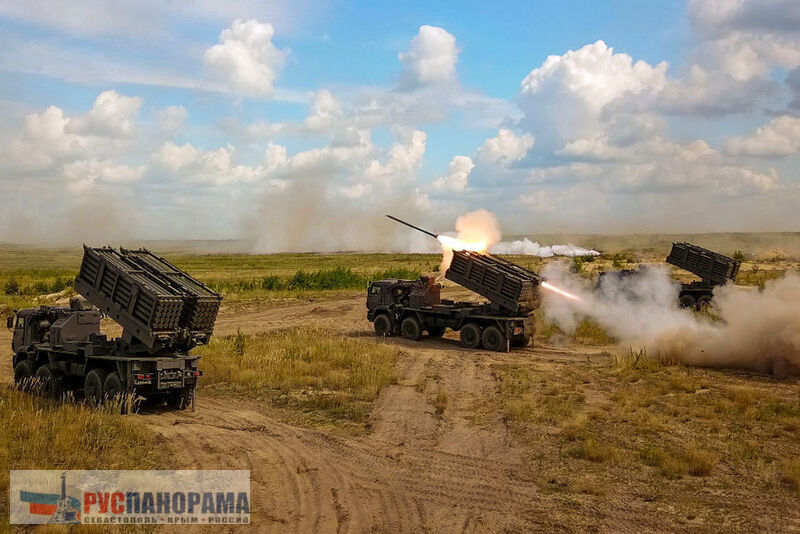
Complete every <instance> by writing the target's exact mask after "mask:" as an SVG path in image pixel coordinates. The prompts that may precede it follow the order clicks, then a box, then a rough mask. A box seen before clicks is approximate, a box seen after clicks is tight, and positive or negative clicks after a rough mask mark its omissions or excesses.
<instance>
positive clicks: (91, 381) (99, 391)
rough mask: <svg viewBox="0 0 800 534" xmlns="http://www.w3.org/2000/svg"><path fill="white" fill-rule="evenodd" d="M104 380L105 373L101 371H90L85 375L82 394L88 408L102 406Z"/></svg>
mask: <svg viewBox="0 0 800 534" xmlns="http://www.w3.org/2000/svg"><path fill="white" fill-rule="evenodd" d="M105 380H106V372H105V371H103V370H102V369H92V370H91V371H89V373H88V374H87V375H86V381H85V382H84V383H83V394H84V396H85V397H86V402H88V403H89V405H90V406H100V405H101V404H103V384H104V383H105Z"/></svg>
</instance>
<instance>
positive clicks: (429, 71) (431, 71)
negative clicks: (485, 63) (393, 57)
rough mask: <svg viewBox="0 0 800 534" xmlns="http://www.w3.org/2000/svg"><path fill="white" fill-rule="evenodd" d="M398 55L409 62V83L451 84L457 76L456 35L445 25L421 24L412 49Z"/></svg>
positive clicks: (406, 72) (404, 62)
mask: <svg viewBox="0 0 800 534" xmlns="http://www.w3.org/2000/svg"><path fill="white" fill-rule="evenodd" d="M398 57H399V59H400V61H401V62H402V63H403V65H404V66H405V70H404V72H403V78H404V82H406V83H407V84H409V85H412V86H423V85H438V84H448V83H452V82H454V81H455V79H456V63H457V62H458V48H457V47H456V38H455V37H454V36H453V35H452V34H450V33H449V32H448V31H447V30H445V29H444V28H439V27H436V26H427V25H425V26H420V28H419V33H418V34H417V35H416V37H414V38H413V39H412V40H411V44H410V45H409V47H408V51H407V52H401V53H400V54H399V55H398Z"/></svg>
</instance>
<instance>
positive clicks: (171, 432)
mask: <svg viewBox="0 0 800 534" xmlns="http://www.w3.org/2000/svg"><path fill="white" fill-rule="evenodd" d="M365 315H366V314H365V308H364V303H363V296H362V295H347V296H343V297H341V298H337V299H333V300H320V301H297V302H291V303H284V304H281V305H277V306H275V305H272V306H266V305H261V306H257V305H255V306H253V307H252V308H247V307H244V308H243V307H237V308H231V309H224V310H223V311H222V313H221V315H220V318H219V321H218V323H217V328H216V330H215V332H216V333H217V335H226V334H230V333H233V332H236V331H237V330H241V331H243V332H248V333H250V332H258V331H266V330H272V329H278V328H285V327H289V326H297V325H303V324H314V325H318V326H321V327H324V328H328V329H332V330H335V331H338V332H340V333H342V334H343V335H348V336H365V335H371V333H370V325H369V323H368V322H367V321H366V318H365ZM448 335H450V334H448ZM386 343H390V344H393V345H395V346H397V347H399V348H400V349H401V351H402V355H401V359H400V362H399V364H398V374H399V377H400V379H399V382H398V384H396V385H393V386H390V387H388V388H386V389H385V390H384V391H383V392H382V394H381V396H380V397H379V399H378V400H377V402H376V404H375V407H374V409H373V413H372V415H371V420H370V424H371V429H372V431H371V432H370V433H369V434H368V435H366V436H359V437H348V436H340V435H336V434H334V433H330V432H325V431H321V430H316V429H307V428H299V427H295V426H292V425H288V424H285V423H282V422H279V421H277V420H275V419H273V418H271V417H269V416H268V415H266V414H265V411H264V410H260V409H259V407H258V406H256V405H253V404H252V403H248V402H243V401H237V400H233V399H212V398H208V397H205V396H200V398H199V399H198V401H197V407H196V411H194V412H168V411H158V412H151V413H142V414H140V415H139V416H138V417H140V418H141V420H142V422H144V423H145V424H146V425H148V426H149V427H150V428H151V429H152V430H154V431H156V432H157V433H159V434H160V435H162V436H163V437H164V438H165V440H166V442H167V443H168V445H169V446H170V447H171V448H172V449H173V451H174V452H175V456H176V458H177V459H178V462H179V464H180V465H176V466H175V467H176V468H208V469H226V468H230V469H250V470H251V477H252V486H251V488H252V492H253V497H252V502H253V518H252V520H253V525H252V528H253V529H254V530H258V531H264V532H312V531H313V532H497V531H512V532H513V531H528V532H529V531H542V532H553V531H559V530H565V529H564V528H563V527H561V528H560V527H559V525H558V520H557V517H558V515H559V513H558V511H557V510H556V509H555V506H557V505H556V503H555V502H553V501H552V500H550V499H547V498H545V497H543V496H542V495H540V494H539V490H538V489H537V487H536V484H535V483H534V481H533V480H531V479H529V478H526V476H529V475H526V474H525V473H528V471H527V470H525V469H523V468H522V460H521V457H522V453H521V451H520V450H519V449H518V448H517V447H516V446H515V445H514V443H513V441H512V440H511V438H510V436H509V435H508V431H507V429H506V427H505V425H504V423H503V420H502V418H501V417H500V415H498V414H496V413H494V414H490V415H489V417H488V419H487V420H483V421H481V422H480V424H475V423H474V422H472V421H471V420H470V417H472V416H473V415H474V413H475V412H474V407H475V406H476V404H478V403H480V402H484V401H485V400H486V399H487V398H489V397H490V396H491V395H492V393H493V391H494V388H495V387H496V384H495V381H494V378H493V376H492V374H491V368H490V366H491V364H492V363H496V362H503V361H515V362H517V363H518V362H520V361H525V360H531V359H532V358H531V357H532V356H535V358H533V359H535V360H537V361H538V362H540V363H541V362H543V361H545V362H546V361H552V362H555V364H560V363H561V362H563V361H564V360H569V359H572V358H575V357H576V354H575V353H572V352H571V351H563V350H558V351H555V350H554V351H547V350H541V349H525V350H522V351H515V352H513V353H510V354H504V353H490V352H482V351H468V350H463V349H462V348H461V347H460V346H459V345H458V343H457V341H455V338H452V339H447V338H445V339H425V340H423V341H422V342H409V341H406V340H403V339H399V338H392V339H389V340H386ZM9 345H10V336H9V335H8V332H5V331H3V332H2V333H0V347H2V349H0V350H2V352H3V355H6V353H8V356H10V351H9V348H8V347H9ZM583 357H585V355H584V356H583ZM9 367H10V366H3V368H4V370H3V372H2V374H1V375H0V376H2V378H3V380H5V381H9V382H10V380H11V372H10V369H9ZM439 390H443V391H445V392H446V394H447V396H448V402H447V408H446V409H445V411H444V412H443V413H441V414H436V411H435V409H434V407H433V405H432V404H431V402H430V399H431V397H432V395H435V393H436V392H437V391H439ZM602 515H603V514H602V513H600V514H599V516H602ZM645 524H646V522H645ZM615 527H616V528H618V527H620V525H615ZM231 530H235V528H232V529H231Z"/></svg>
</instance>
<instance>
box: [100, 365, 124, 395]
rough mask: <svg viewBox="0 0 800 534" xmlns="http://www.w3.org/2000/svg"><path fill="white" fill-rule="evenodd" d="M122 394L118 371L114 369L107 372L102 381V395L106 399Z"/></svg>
mask: <svg viewBox="0 0 800 534" xmlns="http://www.w3.org/2000/svg"><path fill="white" fill-rule="evenodd" d="M121 394H122V380H121V379H120V378H119V373H117V372H116V371H114V372H113V373H109V374H108V376H107V377H106V379H105V380H104V381H103V395H104V396H105V398H106V399H108V400H114V399H117V398H119V396H120V395H121Z"/></svg>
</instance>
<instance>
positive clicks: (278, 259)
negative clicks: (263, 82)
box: [0, 238, 800, 527]
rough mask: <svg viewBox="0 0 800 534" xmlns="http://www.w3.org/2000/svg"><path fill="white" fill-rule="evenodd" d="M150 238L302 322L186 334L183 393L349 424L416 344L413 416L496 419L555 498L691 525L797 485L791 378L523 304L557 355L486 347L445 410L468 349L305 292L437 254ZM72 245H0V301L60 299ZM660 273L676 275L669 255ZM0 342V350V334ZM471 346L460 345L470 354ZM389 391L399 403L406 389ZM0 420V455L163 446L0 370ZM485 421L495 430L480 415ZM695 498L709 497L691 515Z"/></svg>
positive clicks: (131, 420) (24, 463) (72, 262)
mask: <svg viewBox="0 0 800 534" xmlns="http://www.w3.org/2000/svg"><path fill="white" fill-rule="evenodd" d="M726 239H728V238H726ZM581 244H583V243H581ZM746 244H747V243H746V242H745V243H738V244H737V243H736V242H734V241H731V242H730V246H731V248H732V250H721V251H722V252H728V253H730V254H732V253H733V251H735V250H737V249H745V250H747V249H746ZM589 246H591V244H589ZM734 247H735V248H734ZM666 251H667V250H666V249H665V250H661V248H660V247H657V246H638V245H637V246H636V247H630V248H627V249H623V250H616V251H609V252H604V254H603V255H601V256H599V257H597V258H584V259H576V260H572V259H568V260H557V259H540V258H535V257H511V259H512V260H513V261H516V262H517V263H520V264H522V265H524V266H526V267H529V268H531V269H533V270H537V271H538V270H540V269H541V268H542V267H543V266H544V264H546V263H547V262H549V261H566V262H567V263H568V265H569V266H570V267H571V269H572V270H573V272H575V273H577V274H579V275H581V276H585V277H587V278H588V277H593V276H596V274H597V272H599V271H604V270H612V269H620V268H635V267H636V266H637V265H639V264H640V263H657V262H661V261H663V257H664V255H665V254H666ZM164 253H165V254H166V256H167V258H168V259H170V260H171V261H173V262H174V263H175V264H176V265H178V266H179V267H181V268H183V269H186V270H187V271H188V272H189V273H191V274H192V275H193V276H195V277H197V278H199V279H200V280H202V281H204V282H205V283H207V284H209V285H210V286H211V287H213V288H215V289H217V290H219V291H220V292H221V293H222V294H223V295H224V297H225V301H224V306H226V307H227V308H226V309H224V310H223V312H224V313H228V314H229V316H230V315H233V316H235V315H236V314H237V313H242V314H244V313H251V311H254V312H256V313H257V312H259V311H260V310H263V309H271V308H270V307H276V309H279V310H282V309H283V308H280V306H283V305H284V303H282V302H273V301H275V300H281V299H294V301H295V302H300V301H302V302H305V303H306V304H305V305H306V306H308V307H307V308H306V309H305V311H303V312H302V313H301V314H300V315H299V316H298V319H297V323H296V324H304V326H301V327H295V326H292V327H285V328H284V327H280V328H275V329H271V330H269V331H260V332H259V331H251V332H250V333H247V334H242V333H234V334H230V335H220V336H216V337H214V338H212V342H211V344H210V345H208V346H206V347H201V348H199V349H197V353H198V354H200V355H201V356H202V357H203V360H202V366H203V369H204V372H205V376H204V377H203V379H202V382H201V388H200V392H199V398H203V397H213V398H215V399H217V400H218V402H222V401H224V400H225V399H226V398H229V397H232V398H235V399H237V401H241V402H245V403H246V402H252V403H253V405H254V406H258V407H266V408H268V409H269V410H270V414H273V413H274V414H276V415H277V416H278V417H279V418H280V419H281V420H283V421H287V422H290V423H292V424H296V425H299V426H313V427H315V429H321V430H323V431H325V430H328V429H334V428H335V429H340V430H341V429H343V430H345V433H346V434H358V437H357V439H365V435H368V434H369V432H370V425H369V423H370V421H371V416H372V414H373V412H374V410H375V409H376V408H375V407H376V406H378V405H379V403H377V402H376V401H378V400H379V396H381V395H382V393H383V392H385V391H387V390H390V391H391V390H393V389H395V390H396V389H398V388H401V387H403V386H402V382H403V376H402V372H403V371H402V370H403V369H405V368H406V367H405V365H410V364H409V363H408V362H413V360H414V358H415V357H417V352H418V351H419V352H420V354H419V357H420V358H422V359H423V360H424V361H433V360H431V359H435V360H436V361H437V362H439V363H438V364H437V365H438V366H435V368H432V370H431V371H430V373H431V375H430V377H429V376H428V375H427V374H426V375H425V376H424V377H421V378H419V379H415V380H414V382H413V383H412V384H411V387H412V388H414V390H415V392H416V393H418V394H419V395H422V396H423V397H424V402H423V403H424V404H425V405H427V408H426V409H428V410H429V411H430V415H431V416H432V419H433V423H431V425H432V426H433V427H434V428H437V429H438V431H439V432H445V431H446V430H447V429H448V428H451V427H452V426H453V425H454V424H455V423H454V421H456V422H457V421H460V420H469V421H471V424H472V425H473V426H475V427H481V425H489V423H487V421H495V422H496V421H497V420H498V419H499V420H501V421H502V425H503V428H504V429H507V431H508V433H509V434H510V436H511V437H512V439H513V441H514V443H515V446H518V447H519V449H520V450H521V451H523V456H524V458H523V460H524V466H525V468H526V471H527V472H526V474H525V476H529V477H531V478H532V479H534V480H535V482H536V484H537V486H538V489H539V491H541V492H542V494H543V495H546V496H548V498H552V499H554V500H555V501H556V502H558V503H559V506H563V507H564V508H563V509H568V510H573V511H578V512H580V513H584V514H587V515H590V514H591V513H592V510H596V509H601V508H603V507H604V506H605V504H604V503H607V502H609V501H610V500H615V501H619V502H634V501H636V502H647V503H656V504H657V505H658V506H659V507H662V508H663V509H668V510H669V511H670V512H669V513H670V514H672V515H671V516H670V517H680V518H682V519H681V521H684V523H683V524H685V525H688V526H689V527H690V526H691V525H693V524H694V523H693V521H695V520H697V518H701V519H702V520H703V523H702V524H703V525H704V526H709V525H710V526H713V525H715V524H719V525H722V524H723V523H724V514H726V513H728V512H735V513H739V514H744V513H745V512H746V511H747V509H748V506H749V505H748V504H747V503H749V502H757V503H761V504H763V506H765V507H767V508H766V510H767V512H765V513H769V514H777V513H778V511H779V510H780V508H781V507H785V506H786V503H795V504H796V503H797V502H798V501H797V500H798V499H800V460H799V459H798V458H800V448H798V447H799V446H798V443H800V392H798V388H797V383H796V381H792V380H787V381H780V380H777V379H774V378H772V377H769V376H764V375H757V374H753V373H744V372H737V371H725V370H716V371H715V370H706V369H699V368H691V367H685V366H682V365H677V364H675V363H673V362H662V361H658V360H656V359H654V358H650V357H647V355H646V354H642V353H639V352H636V351H631V352H630V353H623V354H616V352H617V351H619V350H621V349H619V348H614V347H613V343H614V340H613V339H611V338H610V337H609V336H608V335H607V333H606V332H605V331H603V329H602V328H601V327H600V326H599V325H597V324H596V323H594V322H591V321H588V320H587V321H584V322H583V323H582V324H581V325H580V326H579V328H577V329H576V330H575V332H573V333H571V334H569V335H566V334H564V333H563V332H561V331H560V330H559V329H558V328H556V327H555V326H552V325H547V324H545V323H544V321H542V320H539V321H538V325H537V340H536V341H537V344H539V345H541V344H548V345H550V346H551V347H556V348H557V349H558V350H561V348H564V347H565V348H564V350H565V351H566V353H567V354H568V355H569V358H570V359H569V360H565V361H558V360H555V361H553V360H550V359H549V358H550V357H549V356H547V354H548V353H547V351H546V350H545V352H544V353H539V352H530V353H529V352H525V353H521V354H520V356H519V357H515V356H514V354H513V353H512V355H510V356H507V357H506V356H503V359H502V360H500V361H494V360H491V361H490V363H486V367H487V368H488V369H490V372H491V377H492V386H491V387H490V388H489V389H487V391H486V393H485V394H481V398H480V401H479V402H476V403H475V406H474V407H468V408H466V409H467V410H471V412H470V413H471V415H469V414H467V415H468V416H467V415H464V414H463V413H461V414H460V415H459V411H460V410H465V408H464V400H463V399H464V397H465V396H469V394H470V392H465V391H460V390H459V389H458V382H453V380H455V379H456V378H458V377H456V376H454V375H455V374H456V373H454V372H451V370H452V369H456V368H457V367H456V364H455V363H453V361H451V358H452V359H456V360H457V361H459V362H462V361H467V362H471V361H472V360H470V357H469V356H467V355H465V354H463V353H460V352H456V353H452V351H454V350H455V351H458V350H459V349H458V348H457V346H455V345H454V344H451V345H436V346H433V348H432V352H431V353H428V354H424V353H422V351H423V350H424V345H420V346H419V347H420V348H419V349H416V348H414V349H412V350H409V349H407V348H406V349H403V348H402V347H403V344H402V343H403V342H402V341H401V342H399V343H397V342H395V341H396V340H390V341H384V340H376V339H373V338H371V337H366V336H363V337H362V336H361V335H360V334H354V333H353V332H354V331H355V330H357V329H361V330H363V331H364V333H366V332H367V331H368V329H369V325H368V324H367V323H366V321H365V320H364V319H363V311H362V310H363V301H362V300H361V297H360V296H359V299H358V306H356V305H355V304H353V307H352V310H354V311H352V312H351V313H352V314H353V316H354V317H356V319H357V321H359V322H358V323H357V326H353V327H350V326H348V327H347V329H340V330H339V331H334V330H331V329H329V328H327V327H322V326H318V325H315V321H317V320H320V321H321V318H319V314H318V313H317V311H315V310H316V308H315V306H317V303H309V302H310V301H312V300H316V299H317V298H319V297H330V298H331V299H335V298H340V297H341V298H343V299H351V300H353V301H355V297H354V296H352V295H354V294H355V293H356V292H359V293H360V291H361V288H363V287H364V286H365V284H366V283H367V281H368V280H370V279H373V278H384V277H408V278H411V277H415V276H417V275H418V274H420V273H433V272H435V271H436V270H437V269H438V265H439V260H440V257H439V256H438V255H421V254H275V255H242V254H215V255H200V254H187V253H185V252H183V251H175V252H170V251H169V250H167V251H164ZM743 259H744V263H743V266H742V269H741V271H740V274H739V278H738V280H737V282H738V283H740V284H743V285H753V286H761V287H763V285H764V283H765V282H766V281H767V280H770V279H774V278H778V277H781V276H783V275H784V273H785V272H786V271H787V270H797V269H798V266H800V264H799V263H798V261H797V258H796V257H793V256H791V255H784V254H783V253H782V252H780V251H777V252H768V253H766V254H762V255H760V256H759V255H757V254H753V255H745V256H744V258H743ZM79 263H80V249H76V250H58V249H47V250H36V249H21V248H19V247H11V246H0V315H5V314H8V313H10V310H11V309H12V308H15V307H22V306H36V305H40V304H44V303H52V302H55V301H63V299H64V298H65V297H66V296H69V295H70V291H71V290H70V287H69V281H70V280H71V279H72V278H74V276H75V273H76V271H77V268H78V265H79ZM674 276H675V277H676V278H677V279H679V280H682V281H685V280H689V279H691V276H690V275H688V273H685V272H680V271H675V272H674ZM12 282H13V283H12ZM345 292H349V293H350V294H352V295H345V294H344V293H345ZM53 293H56V294H57V295H56V296H52V295H51V294H53ZM47 295H50V296H49V297H48V296H47ZM301 297H302V298H301ZM348 302H349V301H348ZM231 303H233V304H234V305H236V307H233V308H231V307H230V305H231ZM238 303H241V304H242V306H238ZM356 308H357V309H356ZM335 313H336V308H334V314H335ZM539 313H540V312H539ZM271 317H272V316H271ZM274 317H279V318H280V317H282V312H279V313H277V314H276V315H275V316H274ZM337 319H338V317H337ZM538 319H541V315H539V317H538ZM256 323H258V321H256ZM258 324H259V325H260V323H258ZM354 324H356V323H354ZM265 325H266V323H265ZM264 329H265V330H266V329H267V328H266V326H265V327H264ZM230 331H231V330H230V329H229V330H228V332H230ZM233 331H234V332H235V327H234V328H233ZM359 332H360V330H359ZM3 350H4V354H10V352H9V350H8V347H4V348H3ZM482 361H483V359H482V358H475V362H474V365H476V366H477V367H476V368H478V369H479V368H480V365H482ZM442 362H445V363H442ZM6 365H7V364H6ZM424 365H427V363H424V364H423V365H421V367H424ZM459 365H460V363H459ZM469 369H471V368H468V370H469ZM9 372H10V371H9ZM426 372H427V371H426ZM396 408H397V409H398V410H399V413H401V414H405V413H406V412H405V411H403V410H404V409H406V408H407V407H406V406H400V407H396ZM454 414H455V415H454ZM454 417H461V418H463V419H457V420H454V419H453V418H454ZM0 421H2V425H3V427H2V438H0V439H2V441H3V442H2V444H1V445H0V469H14V468H38V469H48V468H52V469H75V468H109V469H111V468H137V469H145V468H159V467H163V466H166V467H169V466H171V465H173V462H172V460H171V456H170V455H171V454H174V452H170V451H174V450H175V447H176V446H179V444H178V445H176V444H173V445H171V446H170V447H165V446H163V443H162V441H161V440H162V438H160V437H158V435H157V434H155V433H154V432H152V431H151V430H149V429H148V428H147V427H146V426H145V425H144V424H142V423H141V421H139V420H138V419H137V418H136V417H135V416H133V417H123V416H119V415H116V414H114V413H111V412H110V411H108V410H106V411H103V410H100V411H93V410H89V409H87V408H85V407H83V406H82V405H79V404H75V403H71V402H68V403H64V404H61V403H52V402H48V401H43V400H40V399H36V398H33V397H31V396H29V395H24V394H21V393H19V392H16V391H13V390H10V389H8V388H4V387H3V388H0ZM420 424H421V423H420ZM426 424H427V423H426ZM492 424H494V423H492ZM410 428H412V429H413V428H416V427H414V426H413V424H412V425H411V427H410ZM424 428H426V429H427V428H428V427H424ZM487 429H488V430H487V432H489V433H496V432H497V431H498V429H497V427H496V426H487ZM426 432H431V431H430V430H426ZM143 462H144V463H143ZM7 483H8V479H5V481H4V482H0V505H2V506H3V507H4V510H0V512H4V511H5V510H7V506H8V501H7V499H8V497H7V496H8V491H7V490H8V488H7ZM761 504H759V506H761ZM708 510H716V512H714V514H716V515H711V516H708V514H709V512H708ZM581 511H582V512H581ZM576 513H577V512H576ZM747 513H750V512H747ZM575 524H576V525H580V523H575Z"/></svg>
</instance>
